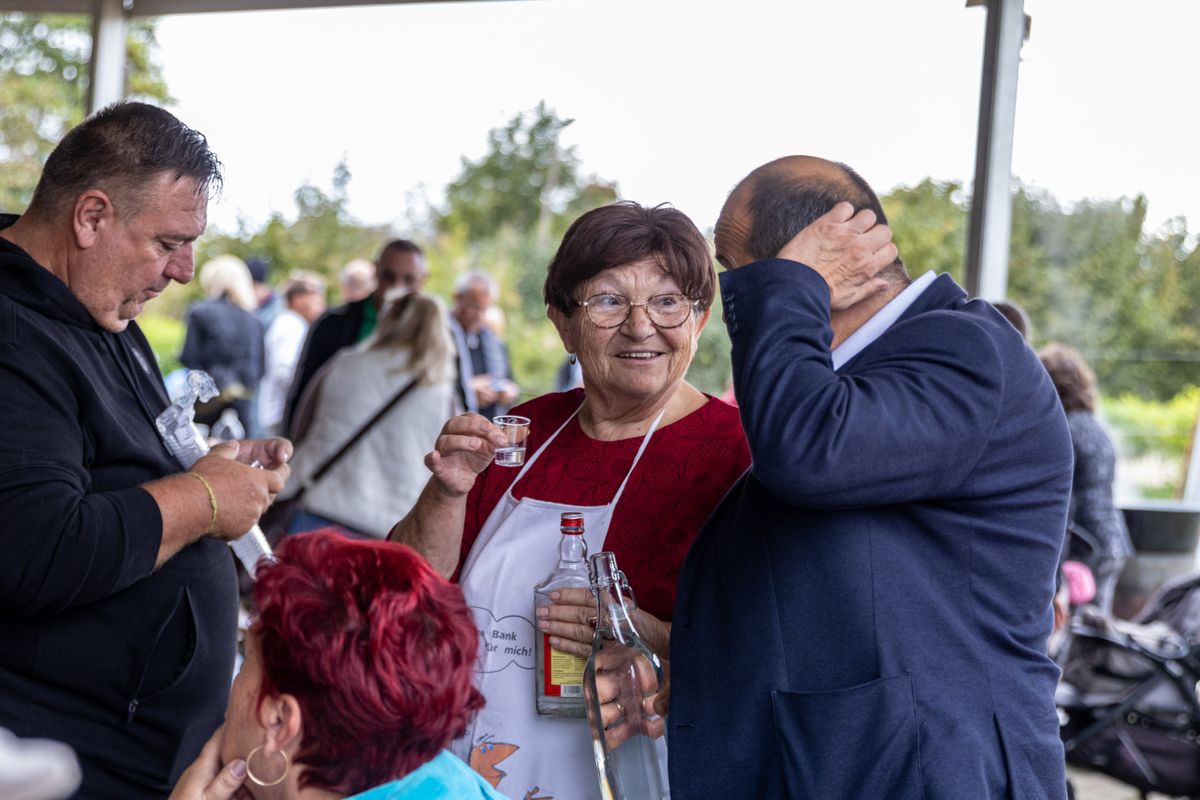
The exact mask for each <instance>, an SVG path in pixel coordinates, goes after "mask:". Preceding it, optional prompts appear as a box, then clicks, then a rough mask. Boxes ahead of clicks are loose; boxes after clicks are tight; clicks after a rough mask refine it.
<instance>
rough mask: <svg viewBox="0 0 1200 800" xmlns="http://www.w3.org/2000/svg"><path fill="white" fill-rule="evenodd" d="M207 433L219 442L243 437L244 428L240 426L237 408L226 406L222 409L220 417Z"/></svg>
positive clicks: (244, 434)
mask: <svg viewBox="0 0 1200 800" xmlns="http://www.w3.org/2000/svg"><path fill="white" fill-rule="evenodd" d="M209 435H210V436H212V438H214V439H216V440H217V441H220V442H231V441H234V440H237V439H245V438H246V429H245V428H244V427H242V421H241V420H240V419H238V413H237V409H235V408H227V409H225V410H224V411H222V412H221V418H220V419H218V420H217V421H216V422H215V423H213V426H212V431H211V432H210V433H209Z"/></svg>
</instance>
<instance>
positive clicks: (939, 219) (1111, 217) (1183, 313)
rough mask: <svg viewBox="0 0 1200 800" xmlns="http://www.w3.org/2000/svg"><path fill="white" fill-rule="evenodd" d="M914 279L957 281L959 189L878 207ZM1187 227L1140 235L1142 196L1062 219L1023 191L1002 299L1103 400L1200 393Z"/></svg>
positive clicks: (927, 191) (963, 226)
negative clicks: (1073, 355)
mask: <svg viewBox="0 0 1200 800" xmlns="http://www.w3.org/2000/svg"><path fill="white" fill-rule="evenodd" d="M883 204H884V209H885V211H886V212H887V214H888V221H889V223H890V224H891V227H892V229H893V231H894V234H895V239H896V242H897V245H898V246H899V248H900V253H901V255H902V256H903V258H904V261H905V263H906V264H907V265H908V267H909V272H910V273H911V274H913V275H919V274H921V273H922V272H924V271H925V270H927V269H933V270H935V271H938V272H949V273H950V274H952V275H954V276H955V277H956V278H958V277H959V276H961V275H962V267H961V265H962V264H963V263H964V253H965V251H966V230H967V220H968V208H969V198H967V197H966V196H965V194H964V193H963V190H962V186H961V185H960V184H958V183H952V182H951V183H937V182H934V181H930V180H926V181H923V182H922V183H920V184H918V185H917V186H916V187H914V188H906V187H901V188H899V189H896V190H895V191H893V192H892V193H891V194H889V195H887V196H886V197H884V198H883ZM1188 242H1189V236H1188V231H1187V226H1186V222H1185V221H1184V220H1183V219H1182V218H1180V219H1175V220H1172V221H1171V222H1170V223H1168V224H1167V225H1166V226H1164V227H1163V228H1162V229H1160V230H1158V231H1153V232H1149V231H1147V230H1146V198H1145V197H1143V196H1141V195H1139V196H1137V197H1134V198H1132V199H1131V198H1120V199H1117V200H1092V201H1086V202H1082V203H1079V204H1077V205H1075V206H1074V207H1072V208H1070V209H1064V208H1063V207H1061V206H1060V205H1059V204H1058V202H1057V201H1055V200H1054V198H1053V197H1052V196H1050V194H1049V193H1047V192H1045V191H1043V190H1039V189H1035V188H1032V187H1028V186H1023V185H1020V184H1018V186H1017V188H1016V191H1015V193H1014V196H1013V228H1012V242H1011V247H1010V257H1009V272H1008V296H1009V299H1010V300H1013V301H1015V302H1017V303H1019V304H1020V305H1021V306H1023V307H1024V308H1025V310H1026V311H1027V312H1028V313H1029V316H1030V319H1031V320H1032V322H1033V344H1034V345H1035V346H1038V345H1041V344H1044V343H1046V342H1049V341H1060V342H1065V343H1067V344H1070V345H1071V346H1073V347H1075V348H1076V349H1077V350H1079V351H1080V352H1081V353H1082V354H1083V355H1084V357H1085V358H1087V359H1088V361H1089V363H1090V364H1091V366H1092V368H1093V369H1094V370H1095V371H1096V375H1097V378H1098V380H1099V384H1100V388H1101V391H1102V392H1104V393H1106V394H1109V395H1122V394H1133V395H1136V396H1139V397H1143V398H1147V399H1157V400H1162V401H1166V400H1169V399H1170V398H1172V397H1174V396H1175V394H1176V393H1177V392H1179V391H1180V389H1181V388H1182V387H1185V386H1195V385H1200V304H1198V303H1197V300H1196V299H1197V298H1200V248H1197V247H1195V246H1191V247H1190V248H1189V246H1188Z"/></svg>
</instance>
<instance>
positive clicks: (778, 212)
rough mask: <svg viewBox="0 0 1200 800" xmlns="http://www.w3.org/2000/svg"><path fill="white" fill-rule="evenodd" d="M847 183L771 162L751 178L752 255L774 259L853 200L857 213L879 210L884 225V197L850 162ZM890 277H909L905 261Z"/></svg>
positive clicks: (886, 272) (749, 243)
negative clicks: (801, 176) (802, 175)
mask: <svg viewBox="0 0 1200 800" xmlns="http://www.w3.org/2000/svg"><path fill="white" fill-rule="evenodd" d="M837 167H838V168H839V169H841V170H842V172H843V173H844V174H845V176H846V180H845V181H837V180H828V179H809V180H803V181H801V180H797V179H796V177H795V176H794V175H792V174H791V173H790V172H789V171H788V170H787V169H786V168H783V167H774V166H773V165H770V164H768V165H767V166H766V167H764V168H761V170H760V171H759V173H758V174H757V175H756V176H754V177H753V178H752V179H751V185H750V191H751V195H750V200H749V202H748V203H747V208H748V210H749V212H750V233H749V236H748V237H747V241H746V252H747V253H748V254H749V256H750V257H751V258H753V259H754V260H755V261H764V260H766V259H770V258H774V257H775V255H776V254H777V253H778V252H779V251H780V250H782V249H783V246H784V245H785V244H787V243H788V242H790V241H791V240H792V238H793V237H795V235H796V234H797V233H799V232H800V231H802V230H803V229H804V228H807V227H808V226H809V225H811V224H812V223H814V222H816V221H817V219H818V218H819V217H822V216H824V215H825V214H827V213H829V211H830V209H832V208H833V207H834V206H835V205H837V204H838V203H841V202H848V203H850V205H852V206H854V210H855V211H860V210H862V209H864V208H867V209H870V210H871V211H873V212H875V217H876V219H877V220H878V222H880V223H881V224H884V225H886V224H887V214H885V213H884V211H883V204H882V203H881V202H880V201H879V196H878V195H877V194H875V190H874V189H872V188H871V186H870V184H868V183H867V182H866V181H865V180H864V179H863V177H862V176H861V175H859V174H858V173H857V172H855V171H854V170H853V169H851V168H850V167H848V166H846V165H845V164H841V163H839V164H837ZM881 274H883V275H884V276H885V277H889V278H907V277H908V274H907V273H906V272H905V270H904V263H903V262H902V261H901V260H900V258H899V257H897V258H896V261H895V262H894V263H893V264H891V265H890V266H888V267H886V268H885V269H884V271H883V272H882V273H881Z"/></svg>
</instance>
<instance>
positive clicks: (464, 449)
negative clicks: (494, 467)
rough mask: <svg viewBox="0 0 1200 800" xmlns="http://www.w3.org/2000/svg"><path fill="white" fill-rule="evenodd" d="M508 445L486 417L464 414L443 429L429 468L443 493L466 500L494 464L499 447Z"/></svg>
mask: <svg viewBox="0 0 1200 800" xmlns="http://www.w3.org/2000/svg"><path fill="white" fill-rule="evenodd" d="M505 444H507V440H506V439H505V438H504V434H503V433H502V432H501V431H500V429H499V428H497V427H496V426H495V425H493V424H492V423H491V422H490V421H489V420H488V419H487V418H486V417H482V416H480V415H479V414H460V415H459V416H457V417H453V418H452V419H450V421H449V422H447V423H446V424H445V425H444V426H442V432H441V434H440V435H439V436H438V438H437V442H436V443H435V445H434V449H433V451H432V452H430V453H428V454H427V455H426V456H425V466H426V467H428V468H429V471H430V472H432V473H433V478H434V481H435V482H436V485H437V487H438V489H440V490H441V492H442V493H443V494H445V495H447V496H449V497H462V496H463V495H465V494H466V493H467V492H469V491H471V487H472V486H474V485H475V478H476V477H478V475H479V473H481V472H483V471H484V470H485V469H487V466H488V464H490V463H492V458H493V457H494V456H495V455H496V448H497V447H503V446H504V445H505Z"/></svg>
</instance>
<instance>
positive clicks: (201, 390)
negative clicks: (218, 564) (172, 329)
mask: <svg viewBox="0 0 1200 800" xmlns="http://www.w3.org/2000/svg"><path fill="white" fill-rule="evenodd" d="M216 396H217V385H216V383H214V382H213V379H212V378H211V377H210V376H209V375H208V373H206V372H204V371H202V370H192V371H191V372H189V373H188V375H187V388H186V390H185V391H184V392H183V394H182V395H181V396H180V397H178V398H176V399H175V401H174V402H172V403H171V405H169V406H167V409H166V410H165V411H163V412H162V413H161V414H159V415H158V417H157V418H156V419H155V420H154V425H155V427H156V428H158V434H159V436H161V437H162V440H163V444H164V445H166V447H167V451H168V452H170V453H171V455H173V456H175V458H176V460H178V461H179V463H180V465H181V466H182V467H183V468H184V469H191V468H192V464H195V463H196V461H198V460H199V459H201V458H203V457H204V455H205V453H207V452H208V441H207V440H206V439H205V438H204V436H202V435H201V434H200V431H198V430H196V424H195V422H194V420H195V418H196V401H197V400H211V399H212V398H213V397H216ZM226 412H228V413H232V414H233V416H232V417H231V418H230V421H231V423H232V424H231V425H230V426H229V427H228V428H227V430H229V431H231V432H236V433H238V436H237V437H236V438H245V435H246V433H245V431H244V430H243V428H242V423H241V422H240V421H239V420H238V418H237V412H236V411H234V410H233V409H232V408H229V409H226ZM224 420H225V413H222V414H221V420H219V421H218V422H217V425H220V424H221V422H222V421H224ZM217 425H214V426H213V432H214V433H216V432H217ZM233 426H236V427H233ZM229 438H234V437H232V436H231V437H229ZM229 548H230V549H231V550H233V554H234V555H235V556H237V557H238V560H239V561H241V562H242V566H243V567H245V569H246V573H247V574H248V575H249V576H250V577H251V578H253V577H254V576H255V575H257V574H258V562H259V559H262V558H266V559H268V560H274V558H275V556H274V555H272V553H271V545H270V544H268V543H267V537H266V536H264V535H263V532H262V529H261V528H259V527H258V526H257V525H255V526H254V527H253V528H251V529H250V530H249V531H248V532H247V533H246V535H245V536H243V537H242V538H240V539H238V540H236V541H233V542H230V543H229Z"/></svg>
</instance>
